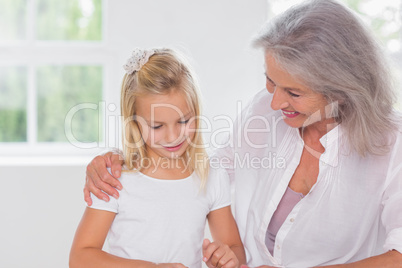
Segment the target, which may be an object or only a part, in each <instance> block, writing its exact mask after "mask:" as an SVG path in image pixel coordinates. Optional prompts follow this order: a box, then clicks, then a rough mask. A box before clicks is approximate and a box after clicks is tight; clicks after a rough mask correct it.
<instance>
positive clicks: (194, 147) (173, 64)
mask: <svg viewBox="0 0 402 268" xmlns="http://www.w3.org/2000/svg"><path fill="white" fill-rule="evenodd" d="M154 50H155V53H154V54H153V55H152V56H151V57H150V58H149V60H148V62H147V63H145V64H144V65H143V66H142V67H141V69H140V70H139V71H136V72H134V73H132V74H125V75H124V78H123V82H122V86H121V103H120V104H121V105H120V106H121V114H122V116H123V152H124V160H125V165H126V166H127V168H128V169H129V170H133V169H135V170H136V171H139V170H140V169H141V166H138V163H140V162H141V160H143V159H147V158H148V154H147V150H146V147H145V142H144V141H143V139H142V136H141V132H140V128H139V126H138V122H137V121H136V120H135V115H136V102H137V97H139V96H144V95H149V94H151V95H152V94H155V95H161V94H169V93H171V92H172V91H175V92H179V93H182V94H184V96H185V97H186V101H187V104H188V106H189V107H190V109H192V112H194V114H195V121H196V128H195V134H194V138H193V140H192V141H191V142H190V144H189V146H188V147H187V149H186V152H185V153H184V157H183V159H184V161H186V163H187V166H188V168H189V169H190V171H194V172H195V173H196V174H197V175H198V176H199V178H200V179H201V186H202V187H203V186H205V183H206V180H207V177H208V173H209V160H208V156H207V153H206V151H205V148H204V144H203V140H202V136H201V133H200V131H199V129H200V120H199V117H200V113H201V105H200V97H199V89H198V84H197V80H196V77H195V75H194V73H193V71H192V70H191V68H190V65H189V64H188V63H187V61H186V59H185V58H184V57H183V56H182V55H180V54H179V53H178V52H175V51H173V50H171V49H165V48H164V49H154ZM200 158H201V159H200Z"/></svg>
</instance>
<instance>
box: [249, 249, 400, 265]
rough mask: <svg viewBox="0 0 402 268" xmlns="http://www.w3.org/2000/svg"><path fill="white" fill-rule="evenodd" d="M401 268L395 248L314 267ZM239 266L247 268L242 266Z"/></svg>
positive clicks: (398, 254)
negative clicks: (360, 258) (363, 257)
mask: <svg viewBox="0 0 402 268" xmlns="http://www.w3.org/2000/svg"><path fill="white" fill-rule="evenodd" d="M379 267H381V268H401V267H402V254H401V253H399V252H398V251H396V250H391V251H388V252H387V253H384V254H381V255H378V256H374V257H370V258H367V259H364V260H361V261H357V262H353V263H347V264H337V265H329V266H317V267H315V268H379ZM241 268H249V267H248V266H245V265H244V266H243V267H241ZM257 268H273V266H267V265H263V266H258V267H257Z"/></svg>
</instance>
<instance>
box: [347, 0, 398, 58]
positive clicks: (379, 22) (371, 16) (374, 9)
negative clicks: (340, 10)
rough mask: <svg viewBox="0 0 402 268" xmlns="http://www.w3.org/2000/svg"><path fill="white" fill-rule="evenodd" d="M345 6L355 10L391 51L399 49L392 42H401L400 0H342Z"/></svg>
mask: <svg viewBox="0 0 402 268" xmlns="http://www.w3.org/2000/svg"><path fill="white" fill-rule="evenodd" d="M342 1H343V2H344V3H345V4H346V5H347V6H349V7H350V8H351V9H353V10H355V11H356V12H357V13H358V14H359V15H360V16H361V17H362V19H363V20H364V21H365V22H366V23H367V24H368V25H369V26H370V29H371V30H372V31H374V34H375V35H376V36H377V38H378V39H379V40H380V41H381V42H382V43H383V44H384V45H385V46H387V48H388V49H390V50H391V52H395V51H394V50H398V49H400V45H399V48H394V46H393V45H394V44H396V43H398V42H399V43H400V42H401V33H402V31H401V30H402V29H401V28H402V25H401V16H402V11H401V5H402V4H401V1H400V0H392V1H390V0H385V1H381V2H380V1H378V0H342Z"/></svg>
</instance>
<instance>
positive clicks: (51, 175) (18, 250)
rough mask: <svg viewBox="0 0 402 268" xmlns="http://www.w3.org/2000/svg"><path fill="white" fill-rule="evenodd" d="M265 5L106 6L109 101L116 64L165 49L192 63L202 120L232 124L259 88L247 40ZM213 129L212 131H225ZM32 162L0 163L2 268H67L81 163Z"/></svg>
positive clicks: (114, 98)
mask: <svg viewBox="0 0 402 268" xmlns="http://www.w3.org/2000/svg"><path fill="white" fill-rule="evenodd" d="M266 5H267V3H266V1H265V0H253V1H245V0H242V1H240V0H221V1H212V0H204V1H186V0H170V1H164V0H152V1H139V0H135V1H133V0H115V1H112V0H109V1H108V3H107V14H106V15H107V25H108V27H107V28H106V36H107V38H106V51H107V52H108V53H110V55H112V58H113V60H112V61H111V62H112V63H111V66H110V67H111V68H110V69H108V73H107V76H108V79H109V82H108V84H107V85H108V86H107V94H106V97H107V99H106V101H107V102H108V103H116V104H118V102H119V86H120V79H121V76H122V74H123V70H122V68H121V65H122V64H124V63H125V61H126V58H127V57H128V56H129V55H130V53H131V49H132V48H133V47H160V46H166V47H173V48H180V49H181V50H182V51H184V52H185V53H186V54H187V55H189V56H190V57H191V58H192V63H193V65H194V67H195V70H196V72H197V73H198V76H199V79H200V84H201V90H202V92H203V96H204V114H205V115H207V116H208V117H209V118H211V119H212V118H213V116H214V115H221V114H226V115H229V116H230V117H234V116H235V115H236V114H237V111H236V107H237V106H236V105H237V104H236V103H237V101H239V100H243V101H245V100H248V99H250V98H251V96H252V95H253V94H254V93H255V92H257V91H258V90H259V89H262V88H263V87H264V77H263V66H262V64H263V63H262V62H263V61H262V57H261V53H260V52H258V51H254V50H253V49H251V48H250V46H249V41H250V38H251V37H252V35H253V34H254V33H255V32H256V31H257V30H258V29H259V27H260V25H261V24H262V23H263V22H264V20H265V19H266V9H267V7H266ZM243 106H244V104H243ZM213 123H214V125H213V127H214V128H215V129H216V128H218V127H221V126H225V124H224V122H213ZM52 160H53V159H52ZM35 162H41V164H39V165H36V164H35V165H32V164H29V161H28V163H25V164H14V165H12V166H8V165H5V164H4V163H3V164H1V163H0V185H1V186H2V191H1V193H0V202H1V207H2V208H1V212H2V213H1V220H0V267H13V268H17V267H41V268H46V267H49V268H50V267H51V268H54V267H67V266H68V254H69V249H70V246H71V242H72V239H73V235H74V232H75V228H76V226H77V224H78V222H79V219H80V217H81V213H82V211H83V209H84V202H83V196H82V188H83V184H84V177H85V165H86V162H82V164H77V163H75V164H69V163H63V165H54V164H49V163H50V162H48V160H46V159H43V160H42V161H41V160H40V159H39V160H38V159H36V160H35ZM51 162H55V161H51ZM56 162H57V161H56ZM75 162H77V161H75Z"/></svg>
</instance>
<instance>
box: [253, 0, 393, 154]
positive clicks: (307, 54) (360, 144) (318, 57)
mask: <svg viewBox="0 0 402 268" xmlns="http://www.w3.org/2000/svg"><path fill="white" fill-rule="evenodd" d="M254 45H255V46H257V47H262V48H263V49H264V50H265V52H266V53H270V54H271V55H273V57H274V58H275V60H276V61H277V62H278V64H279V65H280V66H281V67H282V68H284V69H285V70H286V71H287V72H288V73H290V74H292V75H293V76H294V77H295V78H298V79H299V80H300V82H302V83H304V84H305V85H306V86H308V87H309V88H310V89H312V90H313V91H315V92H318V93H320V94H323V95H324V96H325V97H326V98H327V100H328V102H329V103H331V102H336V101H338V104H339V107H338V116H337V118H336V120H337V121H338V122H341V124H342V126H343V128H344V129H345V130H346V135H347V136H348V139H349V142H350V145H351V148H353V149H354V150H355V151H357V153H359V154H360V155H361V156H365V155H367V154H375V155H382V154H385V153H387V152H388V151H389V149H390V148H389V145H390V143H391V137H392V135H389V134H392V133H394V132H395V130H396V125H397V123H398V122H399V121H400V119H398V118H397V117H396V116H395V113H394V112H393V104H394V103H395V101H396V98H395V95H394V92H393V90H392V87H391V86H392V83H391V79H390V75H389V73H390V71H389V69H388V64H387V61H386V60H385V59H386V57H385V56H384V55H383V52H382V50H381V48H380V46H379V45H378V44H377V42H376V40H375V39H374V38H373V37H372V34H371V33H370V32H369V31H367V30H366V28H365V26H364V25H363V24H362V23H361V22H360V21H359V19H358V18H357V17H356V16H355V15H354V14H353V13H352V11H351V10H349V9H348V8H346V7H345V6H343V5H342V4H340V3H338V2H337V1H334V0H311V1H305V2H303V3H302V4H300V5H297V6H294V7H292V8H290V9H288V10H287V11H286V12H284V13H283V14H281V15H280V16H278V17H276V18H275V19H274V20H272V21H271V22H270V23H267V24H266V25H264V27H263V29H262V31H261V32H260V33H259V35H258V36H257V37H256V38H255V40H254Z"/></svg>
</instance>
